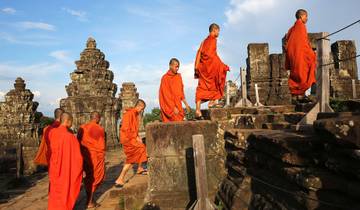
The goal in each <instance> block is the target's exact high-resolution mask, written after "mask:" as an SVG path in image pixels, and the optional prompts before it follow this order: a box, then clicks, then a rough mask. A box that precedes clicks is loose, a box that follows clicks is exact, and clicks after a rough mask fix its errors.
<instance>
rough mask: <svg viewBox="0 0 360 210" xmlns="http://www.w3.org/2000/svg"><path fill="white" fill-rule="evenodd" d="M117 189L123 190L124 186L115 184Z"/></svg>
mask: <svg viewBox="0 0 360 210" xmlns="http://www.w3.org/2000/svg"><path fill="white" fill-rule="evenodd" d="M115 187H116V188H123V187H124V185H123V184H117V183H115Z"/></svg>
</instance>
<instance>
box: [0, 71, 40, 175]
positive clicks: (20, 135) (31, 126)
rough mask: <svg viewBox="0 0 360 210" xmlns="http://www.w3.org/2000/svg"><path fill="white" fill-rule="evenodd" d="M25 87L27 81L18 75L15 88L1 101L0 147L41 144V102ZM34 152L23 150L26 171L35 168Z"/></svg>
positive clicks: (35, 146)
mask: <svg viewBox="0 0 360 210" xmlns="http://www.w3.org/2000/svg"><path fill="white" fill-rule="evenodd" d="M25 87H26V85H25V81H24V80H23V79H22V78H20V77H18V78H17V79H16V80H15V84H14V89H12V90H10V91H9V92H8V93H7V94H6V95H5V101H4V102H0V139H1V141H0V147H2V148H9V147H12V148H17V147H18V144H19V143H21V144H22V145H23V148H24V147H33V148H34V150H36V148H37V146H38V145H39V137H38V132H39V119H37V118H36V113H37V112H36V109H37V107H38V105H39V104H38V103H37V102H35V101H33V98H34V94H33V93H32V92H31V91H30V90H29V89H26V88H25ZM40 115H41V114H40ZM32 154H33V152H31V151H29V152H28V151H23V160H22V161H23V162H24V170H25V173H31V172H33V171H34V170H35V165H34V164H33V162H32V160H33V158H34V156H31V155H32Z"/></svg>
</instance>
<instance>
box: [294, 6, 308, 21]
mask: <svg viewBox="0 0 360 210" xmlns="http://www.w3.org/2000/svg"><path fill="white" fill-rule="evenodd" d="M307 14H308V13H307V11H306V10H304V9H299V10H298V11H296V13H295V17H296V19H297V20H298V19H300V18H301V16H302V15H307Z"/></svg>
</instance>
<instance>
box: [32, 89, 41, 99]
mask: <svg viewBox="0 0 360 210" xmlns="http://www.w3.org/2000/svg"><path fill="white" fill-rule="evenodd" d="M32 93H33V94H34V96H35V97H37V98H38V97H40V96H41V93H40V91H38V90H35V91H32Z"/></svg>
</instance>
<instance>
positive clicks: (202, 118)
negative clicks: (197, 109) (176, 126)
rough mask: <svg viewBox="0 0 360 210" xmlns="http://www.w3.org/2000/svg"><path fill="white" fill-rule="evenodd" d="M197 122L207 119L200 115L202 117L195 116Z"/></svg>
mask: <svg viewBox="0 0 360 210" xmlns="http://www.w3.org/2000/svg"><path fill="white" fill-rule="evenodd" d="M195 120H205V118H204V117H203V116H202V115H200V116H195Z"/></svg>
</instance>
